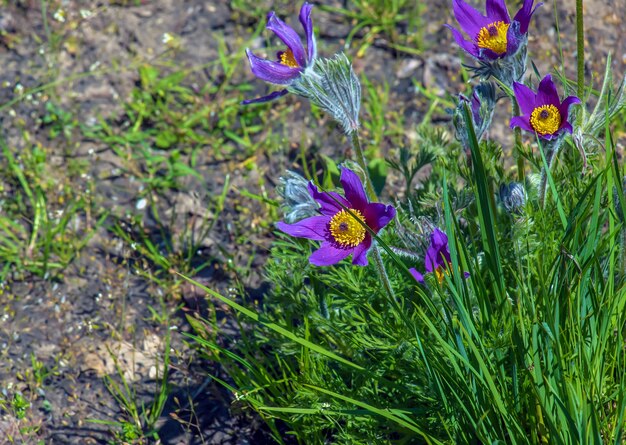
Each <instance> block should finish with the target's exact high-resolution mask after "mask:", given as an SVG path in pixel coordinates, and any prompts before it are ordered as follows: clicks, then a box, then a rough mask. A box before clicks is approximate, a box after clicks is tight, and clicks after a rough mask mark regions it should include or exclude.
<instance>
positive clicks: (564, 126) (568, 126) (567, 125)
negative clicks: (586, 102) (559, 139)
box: [557, 120, 574, 134]
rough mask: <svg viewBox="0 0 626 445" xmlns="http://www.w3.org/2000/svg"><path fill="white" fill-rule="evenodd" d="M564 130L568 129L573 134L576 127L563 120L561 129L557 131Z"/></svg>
mask: <svg viewBox="0 0 626 445" xmlns="http://www.w3.org/2000/svg"><path fill="white" fill-rule="evenodd" d="M563 130H565V131H567V132H568V133H569V134H572V131H573V130H574V129H573V128H572V124H570V123H569V122H568V121H566V120H564V121H563V122H561V126H560V127H559V130H558V131H557V133H560V132H561V131H563Z"/></svg>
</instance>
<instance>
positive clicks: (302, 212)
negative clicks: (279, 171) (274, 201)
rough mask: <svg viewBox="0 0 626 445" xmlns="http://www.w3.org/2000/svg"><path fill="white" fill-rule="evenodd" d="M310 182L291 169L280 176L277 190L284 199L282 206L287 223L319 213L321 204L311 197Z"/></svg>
mask: <svg viewBox="0 0 626 445" xmlns="http://www.w3.org/2000/svg"><path fill="white" fill-rule="evenodd" d="M308 184H309V181H307V180H306V179H304V178H303V177H302V176H300V175H299V174H298V173H296V172H293V171H291V170H287V173H286V174H285V176H281V177H280V179H279V184H278V186H277V187H276V192H277V193H278V195H279V196H280V197H281V198H282V199H283V202H282V204H281V206H280V208H281V210H282V211H283V213H284V215H285V221H286V222H287V223H289V224H293V223H295V222H297V221H300V220H302V219H304V218H308V217H310V216H316V215H319V212H318V209H319V205H318V204H317V202H316V201H315V200H314V199H313V198H312V197H311V194H310V193H309V189H308Z"/></svg>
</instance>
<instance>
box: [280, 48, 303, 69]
mask: <svg viewBox="0 0 626 445" xmlns="http://www.w3.org/2000/svg"><path fill="white" fill-rule="evenodd" d="M280 63H281V65H285V66H288V67H289V68H298V67H299V66H300V65H298V62H297V61H296V58H295V57H294V55H293V51H291V50H290V49H287V50H285V51H283V52H282V53H280Z"/></svg>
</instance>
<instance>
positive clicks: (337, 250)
mask: <svg viewBox="0 0 626 445" xmlns="http://www.w3.org/2000/svg"><path fill="white" fill-rule="evenodd" d="M340 181H341V185H342V186H343V190H344V192H345V198H344V197H343V196H341V195H339V194H338V193H335V192H320V191H319V190H318V188H317V187H316V186H315V185H314V184H313V183H312V182H310V183H309V193H310V194H311V196H312V197H313V199H315V200H316V201H317V202H318V203H319V205H320V208H319V212H320V215H318V216H312V217H310V218H306V219H303V220H302V221H299V222H297V223H295V224H286V223H284V222H282V221H281V222H279V223H277V224H276V227H277V228H278V229H279V230H281V231H283V232H285V233H286V234H288V235H291V236H295V237H298V238H308V239H312V240H315V241H321V242H322V245H321V246H320V248H319V249H317V250H316V251H315V252H313V254H312V255H311V256H310V258H309V262H310V263H311V264H313V265H315V266H330V265H333V264H336V263H338V262H339V261H341V260H343V259H344V258H346V257H347V256H348V255H350V254H352V264H354V265H357V266H366V265H367V252H368V250H369V248H370V247H371V246H372V236H371V235H370V233H369V232H368V231H367V230H366V229H365V227H363V225H362V224H361V223H365V224H366V225H367V226H368V227H369V228H370V229H372V231H374V233H378V231H379V230H380V229H382V228H383V227H385V226H386V225H387V224H388V223H389V221H391V220H392V219H393V218H394V216H395V215H396V209H395V208H394V207H393V206H390V205H385V204H381V203H371V202H368V201H367V196H366V195H365V190H364V189H363V184H362V183H361V180H360V179H359V177H358V176H357V174H356V173H354V172H353V171H352V170H350V169H347V168H345V167H344V168H342V170H341V177H340ZM344 207H345V208H344ZM346 209H348V210H349V211H347V210H346ZM351 213H352V214H351ZM353 215H354V216H353ZM355 217H356V218H355ZM357 218H358V219H359V220H360V221H357Z"/></svg>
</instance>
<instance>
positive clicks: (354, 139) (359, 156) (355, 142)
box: [350, 130, 376, 201]
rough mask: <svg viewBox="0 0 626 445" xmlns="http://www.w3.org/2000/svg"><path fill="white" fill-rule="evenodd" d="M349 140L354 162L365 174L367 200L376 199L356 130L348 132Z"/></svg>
mask: <svg viewBox="0 0 626 445" xmlns="http://www.w3.org/2000/svg"><path fill="white" fill-rule="evenodd" d="M350 142H351V143H352V149H353V150H354V151H355V152H356V162H357V163H358V164H359V167H361V169H362V170H363V174H364V175H365V190H366V192H367V195H368V198H369V200H370V201H372V200H374V199H376V191H375V190H374V185H373V184H372V179H371V178H370V174H369V171H368V170H367V160H366V159H365V153H363V148H362V147H361V139H360V138H359V133H358V132H357V131H356V130H355V131H352V132H351V133H350Z"/></svg>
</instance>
